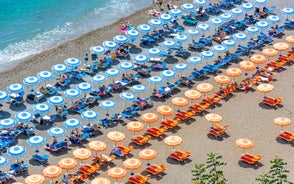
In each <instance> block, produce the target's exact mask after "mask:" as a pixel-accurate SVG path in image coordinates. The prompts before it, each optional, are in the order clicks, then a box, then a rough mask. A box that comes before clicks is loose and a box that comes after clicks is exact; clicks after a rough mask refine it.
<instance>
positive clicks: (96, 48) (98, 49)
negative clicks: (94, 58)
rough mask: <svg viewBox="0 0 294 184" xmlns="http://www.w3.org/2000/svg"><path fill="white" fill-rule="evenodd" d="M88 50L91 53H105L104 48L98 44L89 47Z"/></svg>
mask: <svg viewBox="0 0 294 184" xmlns="http://www.w3.org/2000/svg"><path fill="white" fill-rule="evenodd" d="M90 51H91V53H93V54H97V55H101V54H104V53H105V49H104V48H103V47H102V46H100V45H98V46H94V47H91V48H90Z"/></svg>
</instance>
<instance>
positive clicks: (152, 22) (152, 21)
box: [148, 19, 162, 27]
mask: <svg viewBox="0 0 294 184" xmlns="http://www.w3.org/2000/svg"><path fill="white" fill-rule="evenodd" d="M148 24H149V25H150V26H152V27H161V26H162V21H161V20H158V19H150V20H149V21H148Z"/></svg>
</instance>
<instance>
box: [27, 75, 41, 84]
mask: <svg viewBox="0 0 294 184" xmlns="http://www.w3.org/2000/svg"><path fill="white" fill-rule="evenodd" d="M23 83H24V84H25V85H27V86H35V85H37V84H39V83H40V79H39V78H38V77H35V76H29V77H26V78H24V79H23Z"/></svg>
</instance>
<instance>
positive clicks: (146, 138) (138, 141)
mask: <svg viewBox="0 0 294 184" xmlns="http://www.w3.org/2000/svg"><path fill="white" fill-rule="evenodd" d="M150 139H151V136H150V135H146V136H142V135H137V136H136V137H133V138H132V142H133V143H135V144H137V145H139V146H142V145H144V144H146V143H147V142H148V141H149V140H150Z"/></svg>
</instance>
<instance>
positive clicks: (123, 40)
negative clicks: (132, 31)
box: [113, 35, 129, 44]
mask: <svg viewBox="0 0 294 184" xmlns="http://www.w3.org/2000/svg"><path fill="white" fill-rule="evenodd" d="M113 41H115V42H116V43H118V44H124V43H126V42H128V41H129V40H128V38H127V37H125V36H124V35H116V36H114V37H113Z"/></svg>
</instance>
